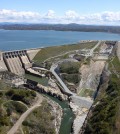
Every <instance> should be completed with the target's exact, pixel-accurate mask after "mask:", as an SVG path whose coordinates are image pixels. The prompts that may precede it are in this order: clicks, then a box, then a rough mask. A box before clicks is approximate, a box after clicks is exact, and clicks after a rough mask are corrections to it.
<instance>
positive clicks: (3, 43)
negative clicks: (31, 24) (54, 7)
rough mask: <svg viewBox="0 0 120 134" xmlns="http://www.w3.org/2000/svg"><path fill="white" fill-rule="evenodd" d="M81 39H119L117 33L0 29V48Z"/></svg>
mask: <svg viewBox="0 0 120 134" xmlns="http://www.w3.org/2000/svg"><path fill="white" fill-rule="evenodd" d="M81 40H120V35H119V34H113V33H103V32H75V31H74V32H72V31H52V30H0V50H2V51H3V50H4V51H7V50H19V49H29V48H38V47H47V46H56V45H64V44H72V43H76V42H80V41H81Z"/></svg>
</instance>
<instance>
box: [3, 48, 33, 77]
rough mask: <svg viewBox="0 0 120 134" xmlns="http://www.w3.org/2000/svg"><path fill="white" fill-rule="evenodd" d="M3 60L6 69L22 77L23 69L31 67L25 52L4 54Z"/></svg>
mask: <svg viewBox="0 0 120 134" xmlns="http://www.w3.org/2000/svg"><path fill="white" fill-rule="evenodd" d="M3 59H4V62H5V64H6V66H7V69H8V70H9V71H10V72H12V73H14V74H17V75H23V74H24V73H25V69H26V68H30V67H31V66H32V64H31V62H30V59H29V57H28V55H27V52H26V50H23V51H12V52H4V53H3Z"/></svg>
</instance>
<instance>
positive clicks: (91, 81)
mask: <svg viewBox="0 0 120 134" xmlns="http://www.w3.org/2000/svg"><path fill="white" fill-rule="evenodd" d="M104 66H105V61H92V60H91V62H90V65H82V66H81V68H80V72H81V81H80V84H79V87H78V90H80V89H92V90H94V91H95V90H96V89H97V87H98V84H99V81H100V76H101V74H102V71H103V69H104Z"/></svg>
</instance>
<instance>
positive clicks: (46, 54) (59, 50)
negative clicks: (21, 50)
mask: <svg viewBox="0 0 120 134" xmlns="http://www.w3.org/2000/svg"><path fill="white" fill-rule="evenodd" d="M96 44H97V41H94V42H87V43H78V44H71V45H62V46H53V47H46V48H42V49H41V50H40V51H39V52H38V54H37V55H36V56H35V58H34V62H36V63H37V64H39V63H40V62H43V61H44V60H46V59H48V58H50V57H54V56H57V55H60V54H64V53H66V52H69V51H72V50H79V49H83V48H88V49H90V48H92V47H94V46H95V45H96Z"/></svg>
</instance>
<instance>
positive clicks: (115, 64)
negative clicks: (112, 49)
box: [112, 56, 120, 73]
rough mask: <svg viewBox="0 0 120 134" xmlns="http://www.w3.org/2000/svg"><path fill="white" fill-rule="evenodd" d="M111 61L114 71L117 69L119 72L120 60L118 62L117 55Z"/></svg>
mask: <svg viewBox="0 0 120 134" xmlns="http://www.w3.org/2000/svg"><path fill="white" fill-rule="evenodd" d="M112 63H113V65H114V67H115V69H116V71H117V72H118V73H120V62H119V59H118V57H117V56H115V58H114V59H113V61H112Z"/></svg>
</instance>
